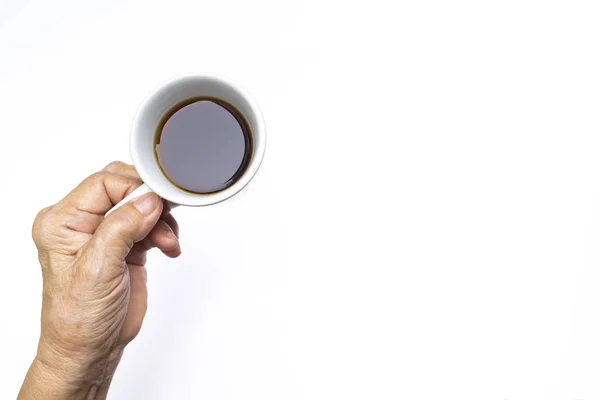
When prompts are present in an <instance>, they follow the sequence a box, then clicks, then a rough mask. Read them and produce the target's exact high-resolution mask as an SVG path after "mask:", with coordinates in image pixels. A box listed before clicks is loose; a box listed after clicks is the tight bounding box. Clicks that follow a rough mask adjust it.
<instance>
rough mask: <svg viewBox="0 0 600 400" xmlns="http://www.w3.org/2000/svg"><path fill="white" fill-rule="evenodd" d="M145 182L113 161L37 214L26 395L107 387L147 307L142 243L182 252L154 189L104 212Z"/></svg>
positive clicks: (91, 395)
mask: <svg viewBox="0 0 600 400" xmlns="http://www.w3.org/2000/svg"><path fill="white" fill-rule="evenodd" d="M141 184H142V181H141V180H140V177H139V175H138V174H137V172H136V171H135V169H134V168H133V166H130V165H127V164H123V163H120V162H114V163H111V164H109V165H108V166H107V167H106V168H104V170H103V171H101V172H99V173H96V174H94V175H92V176H90V177H89V178H87V179H86V180H84V181H83V182H82V183H81V184H80V185H79V186H78V187H77V188H75V189H74V190H73V191H72V192H71V193H69V194H68V195H67V196H66V197H65V198H64V199H63V200H61V201H60V202H59V203H57V204H56V205H53V206H51V207H48V208H45V209H44V210H42V211H40V213H39V214H38V216H37V218H36V219H35V222H34V225H33V240H34V242H35V244H36V246H37V249H38V254H39V261H40V264H41V267H42V276H43V283H44V284H43V302H42V329H41V335H40V342H39V346H38V353H37V356H36V358H35V360H34V362H33V364H32V366H31V368H30V370H29V372H28V375H27V377H26V379H25V382H24V384H23V388H22V389H21V393H20V395H19V398H20V399H38V398H39V399H41V398H43V399H53V398H69V399H78V398H81V399H100V398H105V397H106V393H107V392H108V386H109V385H110V380H111V379H112V376H113V374H114V371H115V369H116V366H117V364H118V362H119V360H120V357H121V354H122V352H123V349H124V348H125V346H126V345H127V344H128V343H129V342H130V341H131V340H133V339H134V338H135V337H136V335H137V334H138V333H139V331H140V329H141V326H142V322H143V320H144V316H145V314H146V307H147V288H146V267H145V264H146V252H147V251H148V250H150V249H151V248H152V247H158V248H159V249H160V250H161V251H162V252H163V253H164V254H166V255H167V256H169V257H178V256H179V255H180V254H181V250H180V247H179V239H178V226H177V222H176V221H175V219H174V218H173V216H172V215H171V214H170V210H169V207H168V206H167V205H165V204H164V203H163V201H162V200H161V199H160V198H159V197H158V196H156V195H155V194H153V193H150V194H146V195H144V196H141V197H139V198H137V199H134V200H132V201H130V202H129V203H127V204H125V205H123V206H122V207H121V208H119V209H118V210H116V211H114V212H112V213H111V214H109V215H108V216H106V217H105V214H106V212H107V211H108V210H110V209H111V208H112V207H113V205H114V204H116V203H118V202H119V201H120V200H122V199H123V198H125V197H126V196H127V195H128V194H130V193H131V192H133V191H134V190H135V189H136V188H137V187H138V186H140V185H141Z"/></svg>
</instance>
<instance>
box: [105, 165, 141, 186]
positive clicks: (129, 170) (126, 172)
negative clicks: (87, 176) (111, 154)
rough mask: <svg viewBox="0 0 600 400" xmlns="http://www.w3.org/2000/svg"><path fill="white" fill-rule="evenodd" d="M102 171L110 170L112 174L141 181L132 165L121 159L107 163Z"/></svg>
mask: <svg viewBox="0 0 600 400" xmlns="http://www.w3.org/2000/svg"><path fill="white" fill-rule="evenodd" d="M102 171H106V172H112V173H113V174H118V175H123V176H126V177H128V178H132V179H136V180H138V181H141V180H142V178H140V175H139V174H138V172H137V170H136V169H135V167H134V166H133V165H130V164H125V163H124V162H122V161H113V162H111V163H110V164H108V165H107V166H106V167H104V169H102Z"/></svg>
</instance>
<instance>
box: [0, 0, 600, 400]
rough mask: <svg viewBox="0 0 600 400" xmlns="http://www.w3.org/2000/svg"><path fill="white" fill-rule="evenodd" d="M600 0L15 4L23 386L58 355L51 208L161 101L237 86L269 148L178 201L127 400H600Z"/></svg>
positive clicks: (9, 2)
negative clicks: (211, 192) (47, 278)
mask: <svg viewBox="0 0 600 400" xmlns="http://www.w3.org/2000/svg"><path fill="white" fill-rule="evenodd" d="M599 20H600V8H599V6H598V3H597V2H595V1H572V0H569V1H567V0H563V1H548V0H545V1H542V0H540V1H533V0H525V1H524V0H508V1H506V0H505V1H474V0H473V1H466V0H460V1H453V2H448V1H441V0H439V1H432V0H424V1H391V0H390V1H383V0H371V1H361V2H356V1H350V0H344V1H342V0H339V1H337V0H298V1H293V2H292V1H281V0H253V1H243V0H212V1H205V0H190V1H184V0H170V1H160V2H159V1H141V0H140V1H124V0H118V1H117V0H104V1H97V2H90V1H76V0H72V1H68V0H54V1H41V0H30V1H27V0H0V134H1V135H2V136H1V137H2V142H1V145H0V149H1V156H0V175H1V182H2V186H1V187H2V188H1V189H0V190H1V191H2V196H1V199H0V209H1V210H2V211H3V213H2V229H1V230H0V250H1V252H2V261H0V266H1V268H2V275H1V278H0V308H1V313H2V320H1V321H2V322H1V329H0V368H1V374H0V398H2V399H10V398H14V397H15V396H16V393H17V391H18V389H19V387H20V384H21V381H22V378H23V376H24V374H25V371H26V369H27V367H28V365H29V363H30V361H31V360H32V358H33V356H34V354H35V348H36V344H37V337H38V330H39V308H40V301H41V300H40V299H41V274H40V270H39V265H38V263H37V258H36V252H35V249H34V246H33V243H32V242H31V240H30V226H31V223H32V221H33V218H34V216H35V214H36V213H37V211H38V209H40V208H42V207H44V206H47V205H50V204H53V203H55V202H56V201H58V200H59V199H60V198H61V197H63V196H64V195H65V194H66V193H67V192H68V191H69V190H70V189H71V188H73V187H74V186H76V185H77V184H78V183H79V181H81V180H82V179H83V178H85V177H86V176H87V175H89V174H91V173H93V172H94V171H96V170H99V169H101V168H102V167H103V166H104V165H105V164H107V163H108V162H109V161H111V160H115V159H121V160H125V161H129V150H128V129H129V125H130V122H131V119H132V117H133V114H134V112H135V110H136V108H137V106H138V105H139V103H140V102H141V101H142V99H143V98H144V97H145V95H146V94H147V93H148V92H149V91H150V90H151V89H152V88H153V87H154V86H156V85H157V84H159V83H161V82H163V81H164V80H166V79H169V78H171V77H173V76H175V75H179V74H181V73H187V72H195V71H208V72H214V73H220V74H223V75H225V76H229V77H231V78H233V79H235V80H237V81H239V82H242V83H243V84H244V86H245V87H246V88H247V89H248V90H249V91H250V92H251V93H253V94H254V96H255V97H256V99H257V100H258V102H259V104H260V105H261V106H262V108H263V112H264V114H265V117H266V121H267V126H268V133H269V140H268V146H267V153H266V158H265V161H264V163H263V167H262V168H261V170H260V171H259V173H258V175H257V177H256V179H255V180H254V181H253V182H252V184H251V185H250V186H249V187H248V188H247V189H246V190H244V191H243V192H242V193H241V194H240V195H239V196H237V197H235V198H234V199H232V200H231V201H228V202H225V203H223V204H220V205H217V206H214V207H208V208H202V209H177V210H176V211H175V214H176V216H177V218H178V219H179V221H180V224H181V236H182V248H183V255H182V257H181V258H180V259H178V260H168V259H166V258H164V257H162V256H161V255H160V254H158V253H153V254H152V255H151V257H150V261H151V263H150V265H149V290H150V299H149V301H150V308H149V311H148V315H147V319H146V322H145V325H144V327H143V330H142V333H141V334H140V336H139V337H138V338H137V339H136V340H135V341H134V342H133V343H132V344H131V345H130V346H129V348H128V350H127V352H126V354H125V356H124V359H123V361H122V363H121V365H120V367H119V370H118V371H117V374H116V376H115V380H114V383H113V386H112V389H111V393H110V396H109V398H112V399H127V400H129V399H182V400H183V399H207V400H220V399H230V400H233V399H235V400H237V399H244V400H249V399H257V400H270V399H273V400H274V399H277V400H282V399H284V400H296V399H310V400H321V399H328V400H330V399H353V400H354V399H378V400H379V399H411V400H414V399H457V400H459V399H460V400H468V399H478V400H479V399H498V400H502V399H509V400H517V399H523V400H532V399H544V400H554V399H556V400H573V399H584V400H591V399H599V398H600V153H599V150H600V135H599V133H600V113H599V107H600V50H599V49H600V23H599Z"/></svg>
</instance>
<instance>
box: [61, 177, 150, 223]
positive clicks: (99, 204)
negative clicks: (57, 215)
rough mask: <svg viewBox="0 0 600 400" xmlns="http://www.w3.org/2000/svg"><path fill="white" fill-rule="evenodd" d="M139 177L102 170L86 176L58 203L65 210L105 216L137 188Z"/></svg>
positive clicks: (139, 183) (139, 182)
mask: <svg viewBox="0 0 600 400" xmlns="http://www.w3.org/2000/svg"><path fill="white" fill-rule="evenodd" d="M141 184H142V182H141V181H140V180H138V179H135V178H132V177H130V176H125V175H121V174H115V173H112V172H107V171H101V172H96V173H95V174H93V175H91V176H89V177H88V178H86V179H85V180H84V181H83V182H81V183H80V184H79V186H77V187H76V188H75V189H73V191H71V193H69V194H68V195H67V196H66V197H65V198H64V199H62V200H61V201H60V202H59V203H58V204H57V208H58V209H60V210H62V211H64V212H70V211H75V212H85V213H89V214H95V215H101V216H104V214H106V213H107V212H108V210H110V209H111V208H112V207H113V206H114V205H115V204H117V203H118V202H119V201H121V200H123V199H124V198H125V197H126V196H127V195H129V194H130V193H131V192H133V191H134V190H135V189H137V188H138V187H139V186H140V185H141Z"/></svg>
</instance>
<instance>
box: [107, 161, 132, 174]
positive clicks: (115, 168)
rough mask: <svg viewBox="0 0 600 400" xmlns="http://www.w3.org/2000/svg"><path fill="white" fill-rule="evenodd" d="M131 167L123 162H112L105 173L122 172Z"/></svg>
mask: <svg viewBox="0 0 600 400" xmlns="http://www.w3.org/2000/svg"><path fill="white" fill-rule="evenodd" d="M127 167H129V165H128V164H125V163H124V162H123V161H112V162H110V163H109V164H108V165H107V166H106V167H104V168H103V169H102V170H103V171H109V172H115V171H120V170H122V169H124V168H127Z"/></svg>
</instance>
